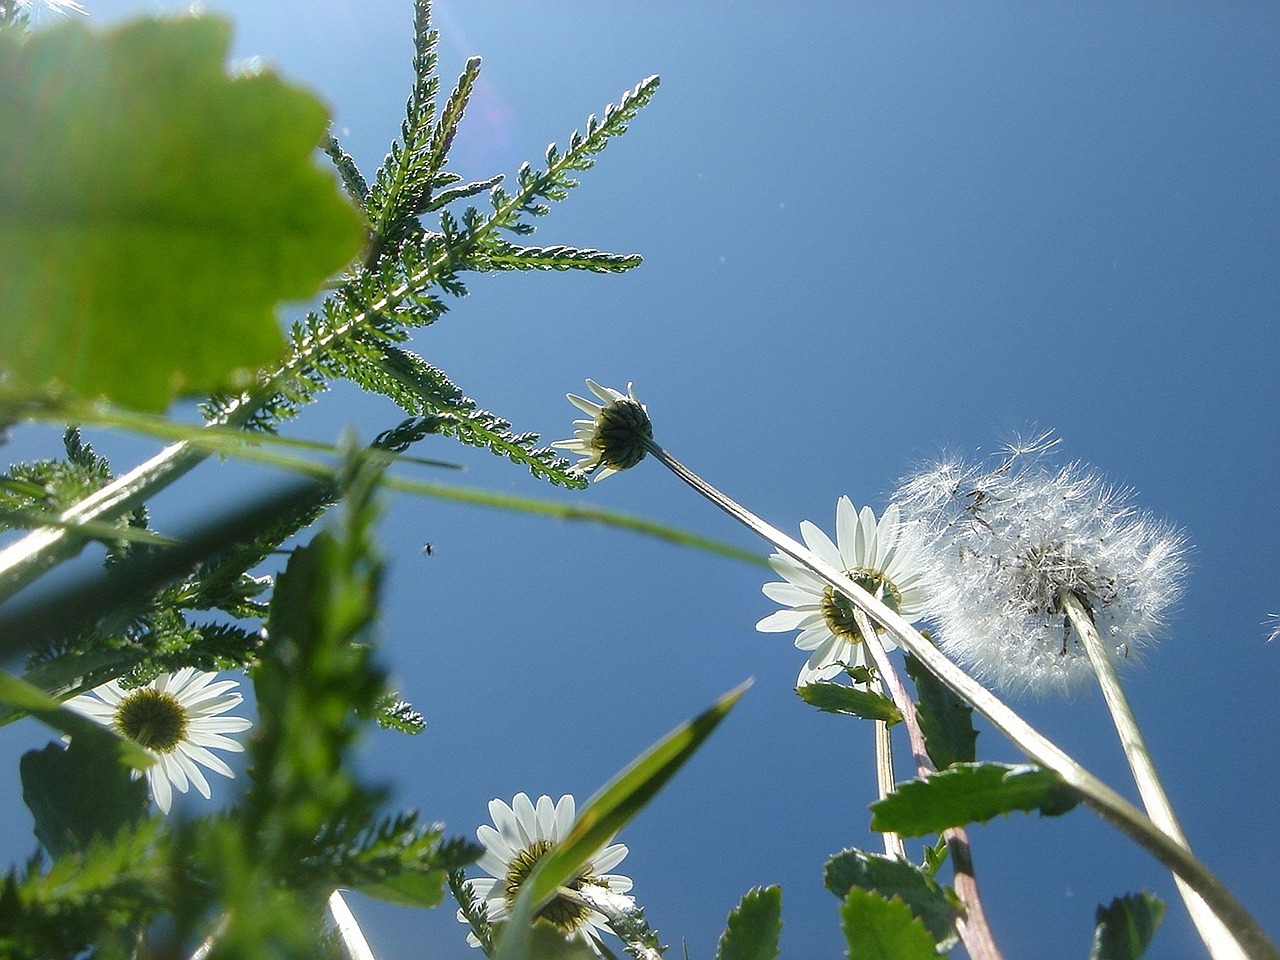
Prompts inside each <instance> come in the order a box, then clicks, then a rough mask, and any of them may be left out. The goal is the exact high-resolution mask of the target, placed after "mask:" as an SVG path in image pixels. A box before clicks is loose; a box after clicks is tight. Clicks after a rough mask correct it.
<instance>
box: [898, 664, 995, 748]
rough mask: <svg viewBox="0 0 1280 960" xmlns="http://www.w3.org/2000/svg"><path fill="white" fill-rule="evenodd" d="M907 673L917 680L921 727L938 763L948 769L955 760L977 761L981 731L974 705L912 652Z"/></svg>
mask: <svg viewBox="0 0 1280 960" xmlns="http://www.w3.org/2000/svg"><path fill="white" fill-rule="evenodd" d="M907 675H908V676H909V677H911V679H912V680H913V681H915V685H916V694H917V696H919V698H920V704H919V710H918V714H919V717H920V729H921V731H922V732H923V733H924V743H925V749H926V750H928V751H929V759H930V760H932V761H933V764H934V766H935V767H937V768H938V769H939V770H945V769H946V768H947V767H949V766H951V765H952V764H953V763H972V762H973V761H975V760H976V759H977V758H978V754H977V740H978V731H976V730H974V729H973V708H972V707H970V706H969V705H968V704H967V703H965V702H964V701H963V700H961V699H960V698H959V697H957V696H956V695H955V694H954V693H953V692H952V691H951V688H950V687H948V686H946V685H945V684H944V683H943V682H942V681H941V680H939V679H938V678H937V677H935V676H934V675H933V674H932V673H930V672H929V670H928V669H927V668H926V667H925V666H924V664H922V663H921V662H920V661H919V660H917V659H916V658H915V657H913V656H911V655H910V654H907Z"/></svg>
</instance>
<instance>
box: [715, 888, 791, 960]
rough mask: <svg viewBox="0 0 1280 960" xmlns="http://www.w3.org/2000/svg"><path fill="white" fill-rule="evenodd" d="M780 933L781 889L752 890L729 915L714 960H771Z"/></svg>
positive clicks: (775, 953) (775, 951) (775, 952)
mask: <svg viewBox="0 0 1280 960" xmlns="http://www.w3.org/2000/svg"><path fill="white" fill-rule="evenodd" d="M781 933H782V888H781V887H776V886H774V887H763V888H761V887H756V888H755V889H754V890H748V891H747V893H746V895H745V896H744V897H743V898H742V902H741V903H739V904H738V906H737V907H736V908H735V909H734V910H733V911H732V912H730V914H729V923H728V925H727V926H726V927H725V930H724V933H723V934H722V935H721V937H720V945H719V946H718V947H717V948H716V960H773V958H774V957H776V956H777V955H778V936H779V934H781Z"/></svg>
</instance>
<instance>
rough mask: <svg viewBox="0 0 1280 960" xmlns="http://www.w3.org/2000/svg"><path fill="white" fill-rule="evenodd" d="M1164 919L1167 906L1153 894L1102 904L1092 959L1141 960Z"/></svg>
mask: <svg viewBox="0 0 1280 960" xmlns="http://www.w3.org/2000/svg"><path fill="white" fill-rule="evenodd" d="M1162 919H1164V903H1163V902H1161V900H1160V898H1159V897H1157V896H1155V895H1154V894H1150V893H1145V892H1144V893H1130V894H1126V895H1125V896H1123V897H1116V898H1115V899H1114V900H1112V901H1111V905H1110V906H1108V907H1104V906H1101V905H1099V907H1098V910H1097V914H1096V921H1097V927H1096V929H1095V930H1094V932H1093V949H1092V950H1090V951H1089V960H1138V958H1139V957H1141V956H1142V955H1143V953H1145V952H1146V950H1147V947H1148V946H1150V944H1151V938H1152V937H1154V936H1155V935H1156V929H1157V928H1158V927H1159V926H1160V921H1161V920H1162Z"/></svg>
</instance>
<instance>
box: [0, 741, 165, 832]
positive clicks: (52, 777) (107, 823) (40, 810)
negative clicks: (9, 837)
mask: <svg viewBox="0 0 1280 960" xmlns="http://www.w3.org/2000/svg"><path fill="white" fill-rule="evenodd" d="M18 769H19V773H20V775H21V777H22V799H23V801H24V802H25V803H26V805H27V808H28V809H29V810H30V811H31V816H32V817H33V818H34V820H35V834H36V839H37V840H39V841H40V843H41V845H42V846H43V847H44V848H45V850H47V851H48V852H49V853H50V855H51V856H53V857H59V856H61V855H62V854H64V853H67V852H69V851H73V850H76V851H83V850H86V849H88V848H89V846H90V844H92V843H93V841H94V839H95V838H111V837H114V836H115V835H116V834H117V833H118V832H119V830H120V828H121V827H123V826H125V825H127V824H131V823H136V822H137V821H139V820H141V819H142V818H143V817H145V816H146V813H147V785H146V783H145V782H144V781H143V780H134V779H132V778H130V776H129V771H128V769H127V768H125V767H124V766H122V765H121V764H120V763H119V761H118V760H117V759H116V756H115V755H114V754H113V752H112V751H110V750H103V749H102V745H101V744H100V743H98V742H96V741H93V740H91V739H89V738H85V737H76V738H75V739H73V740H72V741H71V744H70V745H69V746H67V747H66V748H64V747H63V746H62V745H61V744H60V743H50V744H49V745H48V746H46V747H45V748H44V749H43V750H29V751H27V752H26V753H24V754H23V755H22V760H21V761H20V762H19V764H18Z"/></svg>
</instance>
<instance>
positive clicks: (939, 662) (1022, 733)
mask: <svg viewBox="0 0 1280 960" xmlns="http://www.w3.org/2000/svg"><path fill="white" fill-rule="evenodd" d="M646 449H648V451H649V452H650V453H652V454H653V455H654V456H655V457H656V458H657V459H658V460H660V461H661V462H662V463H663V464H664V465H665V466H666V467H667V468H668V469H669V470H671V472H672V473H674V474H675V475H676V476H677V477H679V478H680V479H681V480H683V481H684V482H685V483H687V484H688V485H689V486H691V487H693V489H694V490H696V491H697V492H698V493H700V494H702V495H703V496H704V497H706V498H707V499H708V500H710V501H711V502H712V503H714V504H715V505H716V506H718V507H719V508H720V509H721V510H723V511H724V512H725V513H727V514H729V515H730V516H731V517H733V518H734V519H735V520H737V521H738V522H739V523H741V524H743V525H744V526H745V527H747V529H749V530H751V531H752V532H754V533H755V534H757V535H758V536H760V537H763V538H764V539H765V540H767V541H769V542H770V543H772V544H773V545H774V546H775V547H776V548H777V549H778V550H780V551H781V552H782V553H784V554H786V555H787V556H789V557H791V558H792V559H793V560H795V561H796V562H797V563H799V564H801V565H802V566H804V567H805V568H806V569H808V570H811V571H812V572H813V573H815V574H817V575H818V576H819V577H821V578H822V579H823V580H825V581H826V582H827V583H829V584H830V585H831V586H832V587H834V588H835V589H837V590H839V591H840V592H841V593H842V594H843V595H844V596H846V597H848V598H849V600H850V602H852V603H853V604H855V605H856V606H858V607H860V608H862V609H863V610H865V611H866V612H867V613H868V614H869V615H870V616H871V617H872V618H873V619H874V620H875V621H876V622H877V623H880V624H881V625H883V626H884V628H885V629H886V631H887V632H888V633H889V634H890V635H892V636H893V638H894V639H895V640H896V641H897V642H898V644H899V645H901V646H902V647H903V648H904V649H905V650H907V651H908V652H909V653H911V654H912V655H913V656H914V657H915V658H916V659H917V660H919V661H920V662H921V663H923V664H924V665H925V667H926V669H928V670H929V671H930V672H931V673H932V674H933V675H934V676H936V677H937V678H938V679H939V680H941V681H942V682H943V683H945V684H946V685H947V686H948V687H950V688H951V690H952V691H954V692H955V693H956V694H957V695H958V696H960V697H961V698H962V699H964V700H965V701H967V702H968V703H969V704H970V705H971V706H973V708H974V709H975V710H977V711H978V712H979V713H981V714H982V715H983V716H984V717H986V718H987V720H989V721H990V722H991V724H992V726H994V727H995V728H996V729H997V730H999V731H1000V732H1001V733H1003V734H1004V735H1005V736H1006V737H1008V738H1009V739H1010V740H1011V741H1012V742H1013V743H1014V744H1015V745H1016V746H1017V747H1018V749H1019V750H1021V751H1022V752H1023V753H1024V754H1026V756H1027V757H1028V758H1030V759H1031V760H1033V761H1035V762H1036V763H1038V764H1040V765H1041V766H1042V767H1045V768H1047V769H1049V770H1052V771H1054V772H1055V773H1057V774H1058V775H1059V776H1060V777H1062V779H1063V781H1064V782H1065V783H1066V784H1067V785H1068V786H1070V787H1071V788H1072V789H1074V790H1075V791H1076V792H1077V793H1078V794H1079V795H1080V796H1081V798H1082V799H1083V800H1084V802H1085V803H1086V804H1088V805H1089V806H1090V807H1092V808H1093V810H1094V811H1095V812H1097V813H1098V814H1099V815H1100V816H1101V817H1102V818H1103V819H1104V820H1106V821H1107V822H1109V823H1111V824H1112V825H1113V826H1115V827H1117V828H1118V829H1119V830H1120V831H1121V832H1123V833H1124V834H1126V835H1127V836H1129V837H1130V838H1131V839H1133V840H1134V841H1136V842H1137V843H1138V844H1139V845H1140V846H1142V847H1143V848H1144V849H1145V850H1146V851H1147V852H1149V853H1150V854H1151V855H1152V856H1154V857H1155V858H1156V859H1157V860H1159V861H1160V862H1161V863H1163V864H1164V865H1165V866H1166V867H1168V868H1169V869H1170V870H1172V871H1174V872H1175V873H1176V874H1177V875H1178V876H1180V877H1181V878H1182V879H1183V880H1185V881H1186V882H1187V884H1188V885H1189V886H1191V887H1192V889H1194V890H1195V891H1196V892H1197V893H1198V894H1200V896H1201V897H1202V898H1203V899H1204V901H1205V903H1206V904H1208V905H1209V907H1210V909H1212V910H1213V912H1214V913H1216V914H1217V915H1218V917H1219V918H1220V919H1221V920H1222V921H1223V922H1224V923H1225V924H1226V926H1227V928H1228V929H1230V930H1232V931H1233V932H1234V936H1235V937H1236V941H1237V942H1238V943H1239V944H1240V945H1241V947H1242V948H1243V949H1244V951H1245V954H1246V956H1248V957H1250V958H1252V960H1280V949H1278V948H1277V947H1276V945H1275V944H1274V943H1273V942H1272V941H1271V938H1270V937H1269V936H1267V933H1266V931H1265V930H1263V928H1262V927H1261V925H1259V923H1258V921H1256V920H1255V919H1254V918H1253V916H1252V915H1251V914H1250V913H1249V911H1248V910H1246V909H1245V907H1244V905H1243V904H1242V903H1240V901H1239V900H1238V899H1236V897H1235V895H1234V894H1232V893H1231V891H1230V890H1228V889H1227V887H1226V886H1225V885H1224V884H1223V883H1222V881H1221V880H1219V879H1218V878H1217V877H1216V876H1215V875H1214V874H1213V873H1212V872H1211V871H1210V870H1209V868H1208V867H1206V866H1205V865H1204V864H1203V863H1201V862H1200V861H1199V860H1197V859H1196V858H1195V857H1194V856H1192V855H1191V853H1190V851H1188V850H1187V849H1185V848H1184V847H1182V846H1181V845H1179V844H1178V842H1177V841H1175V840H1174V839H1173V838H1172V837H1170V836H1169V835H1168V834H1167V833H1165V832H1164V831H1163V830H1162V829H1161V828H1160V827H1158V826H1156V824H1155V823H1154V822H1153V821H1152V820H1151V818H1150V817H1148V816H1146V814H1144V813H1143V812H1142V811H1140V810H1139V809H1138V808H1137V807H1135V806H1134V805H1133V804H1131V803H1130V802H1129V801H1128V800H1126V799H1125V798H1124V797H1122V796H1121V795H1120V794H1118V793H1116V791H1115V790H1113V789H1111V787H1109V786H1107V785H1106V784H1105V783H1103V782H1102V781H1101V780H1099V779H1098V778H1097V777H1095V776H1094V775H1093V774H1092V773H1090V772H1089V771H1088V770H1086V769H1085V768H1084V767H1083V766H1081V765H1080V764H1079V763H1077V762H1076V761H1075V760H1074V759H1073V758H1072V757H1070V756H1069V755H1068V754H1067V753H1066V752H1065V751H1063V750H1062V748H1061V747H1059V746H1058V745H1057V744H1055V743H1053V741H1051V740H1049V739H1048V738H1047V737H1045V736H1044V735H1043V734H1042V733H1040V732H1039V731H1038V730H1036V729H1035V728H1034V727H1032V726H1031V725H1030V724H1029V723H1027V721H1026V720H1024V719H1023V718H1022V717H1021V716H1019V715H1018V714H1017V713H1016V712H1014V710H1012V709H1011V708H1010V707H1009V706H1008V705H1007V704H1005V703H1004V701H1002V700H1001V699H1000V698H999V697H997V696H996V695H995V694H994V693H992V692H991V691H990V690H988V689H986V688H985V687H983V686H982V685H981V684H979V683H978V682H977V681H976V680H974V679H973V678H972V677H970V676H969V675H968V674H967V673H965V672H964V671H963V670H961V669H960V668H959V667H958V666H956V664H955V663H953V662H952V661H951V660H949V659H948V658H947V657H946V656H944V655H943V654H942V652H941V651H939V650H938V649H937V648H936V647H935V646H934V645H933V644H932V643H930V642H929V641H928V640H926V639H925V638H924V637H923V636H921V635H920V633H919V632H918V631H917V630H916V629H915V628H914V627H912V626H911V624H909V623H907V622H906V621H905V620H903V619H902V617H900V616H899V615H898V614H897V613H895V612H894V611H893V610H891V609H889V607H887V606H886V605H885V604H884V603H882V602H881V601H879V600H877V599H876V598H875V597H873V596H872V595H871V594H869V593H868V592H867V591H866V590H864V589H863V588H862V587H860V586H859V585H858V584H857V583H855V582H854V581H853V580H851V579H850V578H849V577H847V576H845V575H844V574H843V573H842V572H841V571H840V570H837V569H836V568H835V567H833V566H831V565H830V564H829V563H827V562H825V561H824V560H823V559H822V558H821V557H819V556H817V555H815V554H814V553H812V552H811V551H810V550H808V549H807V548H805V547H804V546H803V545H802V544H800V543H799V542H797V541H796V540H794V539H792V538H791V537H789V536H787V535H786V534H785V533H783V532H782V531H781V530H778V529H777V528H776V527H774V526H772V525H770V524H768V523H766V522H765V521H763V520H761V519H760V518H759V517H757V516H756V515H755V514H753V513H751V511H749V510H747V509H746V508H745V507H743V506H742V505H741V504H739V503H737V502H736V501H734V500H732V499H730V498H729V497H727V496H725V495H724V494H723V493H721V492H720V491H719V490H717V489H716V488H715V487H713V486H711V485H710V484H709V483H707V482H706V481H705V480H703V479H702V478H701V477H699V476H698V475H697V474H696V473H694V472H693V471H692V470H690V469H689V468H688V467H686V466H685V465H684V464H682V463H681V462H680V461H678V460H677V459H675V457H673V456H671V455H670V454H669V453H667V452H666V451H665V450H663V449H662V448H661V447H660V446H658V444H657V443H656V442H654V441H653V440H649V441H648V442H647V443H646ZM878 665H879V661H878V660H877V666H878Z"/></svg>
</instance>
